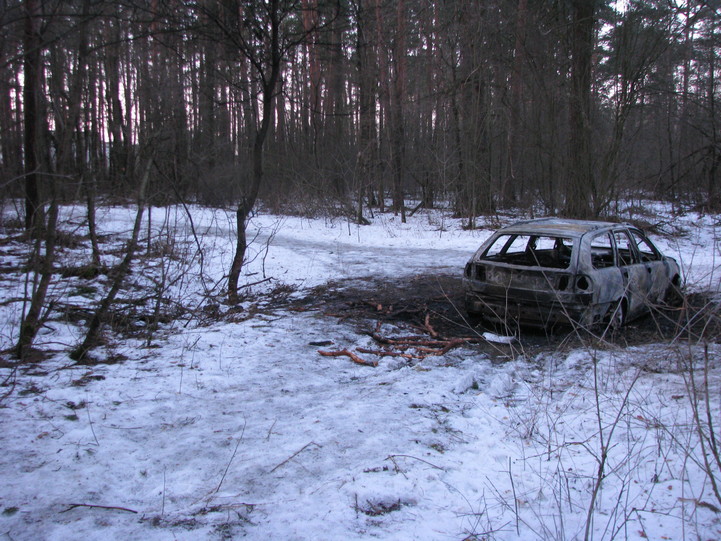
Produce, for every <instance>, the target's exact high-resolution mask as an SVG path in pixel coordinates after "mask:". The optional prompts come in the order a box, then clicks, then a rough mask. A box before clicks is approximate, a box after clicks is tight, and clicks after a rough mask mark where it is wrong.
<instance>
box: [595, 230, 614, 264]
mask: <svg viewBox="0 0 721 541" xmlns="http://www.w3.org/2000/svg"><path fill="white" fill-rule="evenodd" d="M591 264H592V265H593V268H594V269H605V268H607V267H613V266H614V264H615V262H614V257H613V243H612V242H611V236H610V235H609V234H608V233H602V234H600V235H597V236H595V237H593V238H592V239H591Z"/></svg>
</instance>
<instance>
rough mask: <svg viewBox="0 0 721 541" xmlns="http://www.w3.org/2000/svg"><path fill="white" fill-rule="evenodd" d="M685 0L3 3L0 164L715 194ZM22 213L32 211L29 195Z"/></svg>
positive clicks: (240, 182) (76, 191)
mask: <svg viewBox="0 0 721 541" xmlns="http://www.w3.org/2000/svg"><path fill="white" fill-rule="evenodd" d="M719 9H721V6H720V5H719V4H718V3H717V2H716V1H715V0H713V1H704V0H629V1H626V2H604V1H602V0H554V1H547V0H544V1H539V0H487V1H482V2H480V1H479V2H465V1H438V0H435V1H434V0H394V1H391V0H265V1H256V0H253V1H247V0H194V1H184V0H121V1H113V2H110V1H104V0H74V1H64V0H4V1H3V2H2V6H1V7H0V10H1V12H0V21H1V24H0V32H2V35H1V37H0V58H1V59H2V60H1V61H0V123H1V124H0V159H1V161H0V179H1V180H0V182H1V183H2V184H1V185H2V186H3V187H4V194H5V195H4V196H5V197H9V196H12V197H14V198H21V199H22V200H24V201H25V210H24V212H25V218H24V219H25V221H26V225H27V226H28V228H30V227H32V225H33V223H34V220H35V219H36V218H35V215H36V212H37V211H39V210H40V211H41V210H42V209H43V208H44V207H46V206H47V205H49V202H50V201H51V200H53V199H59V200H60V201H63V200H76V199H81V198H82V199H83V200H87V201H88V202H89V203H90V204H91V205H92V204H93V201H94V199H95V198H96V197H101V196H103V197H128V196H129V195H130V194H136V193H138V192H140V191H141V190H140V188H141V186H147V190H143V191H144V192H147V193H146V197H144V199H147V201H148V202H149V203H151V204H165V203H170V202H178V201H186V202H197V203H201V204H209V205H228V204H232V205H237V207H238V216H239V220H241V221H242V220H243V219H244V218H245V217H247V215H248V214H249V213H250V212H251V210H252V208H253V206H254V205H255V204H256V201H257V200H262V201H263V202H264V203H265V204H266V205H267V206H268V207H269V208H271V209H274V210H283V211H284V212H301V213H314V212H318V211H319V210H323V211H328V210H333V211H334V212H342V213H343V214H346V215H348V216H349V217H351V218H353V219H355V220H358V221H363V220H364V213H365V212H367V210H368V209H373V208H380V209H381V210H383V208H384V206H385V205H389V206H390V208H392V210H393V211H395V212H397V213H401V214H403V213H405V212H406V210H405V209H406V207H407V208H408V209H409V211H411V210H410V209H413V208H415V207H416V206H418V205H420V206H426V207H430V206H433V205H434V204H437V203H438V202H439V201H444V202H451V203H452V204H453V205H454V208H455V210H456V211H457V212H458V214H459V215H461V216H464V217H466V218H467V219H468V223H469V226H471V227H472V226H473V223H474V217H475V216H477V215H479V214H482V213H488V212H496V211H499V210H501V209H504V208H513V207H523V208H529V207H533V208H534V209H537V212H539V213H546V214H548V213H551V214H554V213H563V214H565V215H568V216H577V217H593V216H604V215H608V214H612V213H613V211H614V203H615V202H616V201H618V200H619V198H626V199H627V198H629V197H637V196H638V197H641V196H642V197H658V198H662V199H667V200H672V201H679V202H683V203H690V204H702V205H704V206H706V207H709V208H710V207H718V206H719V204H721V196H720V189H719V186H718V180H717V177H718V176H719V171H718V169H719V159H720V158H721V148H720V146H719V138H721V135H719V134H718V131H719V127H721V125H719V124H717V119H719V113H718V112H717V108H716V100H717V97H718V89H717V78H716V73H717V71H718V69H717V64H718V62H717V53H720V51H719V44H720V40H721V36H720V34H719V29H718V27H719V14H720V13H719ZM38 215H39V216H43V215H44V213H43V212H39V213H38Z"/></svg>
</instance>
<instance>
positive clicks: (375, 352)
mask: <svg viewBox="0 0 721 541" xmlns="http://www.w3.org/2000/svg"><path fill="white" fill-rule="evenodd" d="M356 351H357V352H358V353H368V354H369V355H378V356H379V357H403V358H404V359H420V358H421V357H419V356H418V355H413V354H412V353H401V352H400V351H389V350H387V349H368V348H356Z"/></svg>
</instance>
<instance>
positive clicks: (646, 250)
mask: <svg viewBox="0 0 721 541" xmlns="http://www.w3.org/2000/svg"><path fill="white" fill-rule="evenodd" d="M630 231H631V236H632V237H633V240H634V242H635V244H636V248H637V249H638V254H639V257H640V258H641V264H642V265H643V266H644V267H645V268H646V271H647V272H648V275H649V279H650V282H651V283H650V284H649V302H658V301H661V300H662V299H663V296H664V294H665V293H666V288H667V286H668V283H669V279H670V277H669V276H668V270H667V268H666V265H665V264H664V262H663V257H662V256H661V253H660V252H659V251H658V249H657V248H656V247H655V246H654V245H653V243H652V242H651V241H650V240H649V239H648V238H646V236H645V235H644V234H643V233H641V231H639V230H637V229H631V230H630Z"/></svg>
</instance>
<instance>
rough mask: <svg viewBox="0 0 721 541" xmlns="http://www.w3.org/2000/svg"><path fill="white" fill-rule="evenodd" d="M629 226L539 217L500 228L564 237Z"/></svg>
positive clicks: (507, 231)
mask: <svg viewBox="0 0 721 541" xmlns="http://www.w3.org/2000/svg"><path fill="white" fill-rule="evenodd" d="M619 226H621V227H628V226H629V225H628V224H621V223H614V222H601V221H595V220H570V219H566V218H538V219H536V220H525V221H521V222H516V223H514V224H512V225H509V226H506V227H504V228H502V229H500V230H499V233H531V234H546V235H556V236H564V237H582V236H583V235H585V234H586V233H589V232H591V231H598V230H601V229H609V228H612V227H619Z"/></svg>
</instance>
